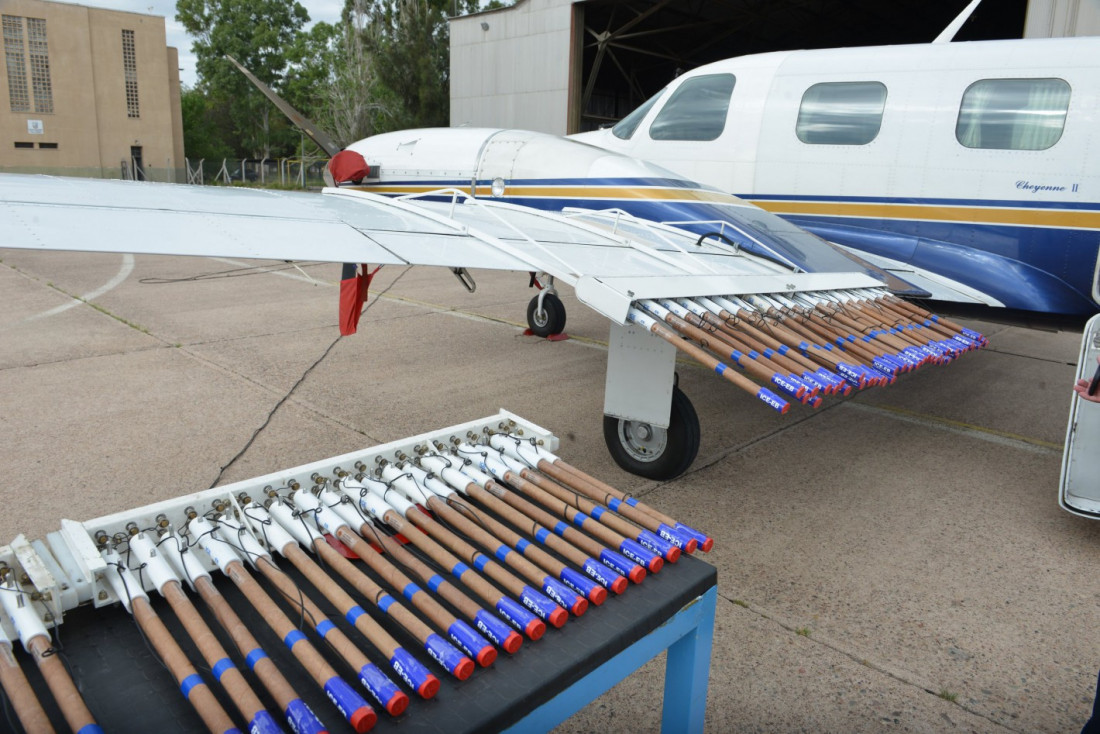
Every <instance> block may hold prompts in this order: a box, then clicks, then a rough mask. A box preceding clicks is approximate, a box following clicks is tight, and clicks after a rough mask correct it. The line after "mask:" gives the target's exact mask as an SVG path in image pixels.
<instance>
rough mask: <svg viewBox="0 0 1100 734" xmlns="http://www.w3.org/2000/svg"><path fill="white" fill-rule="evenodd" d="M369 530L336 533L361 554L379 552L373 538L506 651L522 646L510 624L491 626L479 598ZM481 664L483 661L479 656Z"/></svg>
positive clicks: (346, 528) (341, 539)
mask: <svg viewBox="0 0 1100 734" xmlns="http://www.w3.org/2000/svg"><path fill="white" fill-rule="evenodd" d="M363 527H364V528H367V527H370V526H368V525H366V524H364V525H363ZM414 530H415V529H414ZM360 532H362V531H360ZM369 532H370V541H366V540H362V539H361V538H360V536H359V535H357V534H356V533H355V531H353V530H352V529H351V528H349V527H347V526H345V527H342V528H340V529H339V530H338V531H337V532H336V537H337V538H338V539H339V540H340V542H341V543H343V544H344V545H346V546H348V547H349V548H351V549H352V550H353V551H355V553H356V554H357V555H358V556H359V557H360V558H364V557H369V556H372V555H378V554H377V553H376V552H375V550H374V549H373V548H371V547H370V544H371V541H373V542H375V543H377V544H378V545H379V546H380V547H381V548H382V550H383V551H384V552H385V553H387V554H389V556H390V557H391V558H393V559H394V560H395V561H396V562H397V563H399V564H401V565H402V566H404V567H405V568H407V569H409V571H411V572H412V573H413V574H415V575H416V576H417V577H418V578H419V579H420V580H421V581H423V582H424V583H426V584H428V585H429V586H432V587H434V589H435V593H437V594H439V595H440V596H441V597H443V598H444V599H445V600H446V601H447V602H448V603H449V604H450V605H451V606H453V607H454V608H455V609H457V610H458V611H459V612H460V613H461V614H462V615H463V616H465V617H466V618H467V619H469V620H470V621H471V622H473V623H474V624H475V625H477V626H478V629H480V630H481V631H482V632H484V633H486V634H487V635H489V638H490V639H491V640H492V641H493V642H495V643H496V644H498V645H500V646H501V647H502V648H504V650H505V651H506V652H509V653H515V652H516V651H517V650H519V648H520V645H521V644H522V643H523V638H522V637H520V636H519V635H518V634H516V633H515V632H513V631H511V630H509V629H508V628H507V627H505V628H504V630H500V629H498V628H497V627H496V626H492V627H489V626H488V625H491V624H492V623H491V622H488V621H487V620H485V618H484V617H485V615H487V614H489V612H487V611H486V610H485V609H483V608H482V607H481V605H479V604H478V603H477V602H476V601H474V600H473V599H471V598H470V597H468V596H466V594H465V593H463V592H462V591H461V590H459V588H458V587H457V586H455V585H454V584H452V583H451V582H450V581H448V580H447V579H445V578H443V577H442V576H440V575H439V574H437V573H436V572H435V571H434V570H433V569H432V567H431V566H429V565H428V564H426V563H424V561H422V560H420V559H419V558H417V557H416V556H415V555H414V554H412V553H411V552H409V550H408V549H407V548H405V546H403V545H402V544H401V543H398V542H397V541H396V540H394V539H393V538H391V537H390V536H389V535H387V534H385V533H379V532H376V531H375V530H374V528H373V527H370V531H369ZM352 539H359V543H357V544H356V545H351V544H350V543H349V542H348V541H349V540H352ZM410 542H411V541H410ZM417 596H419V594H417ZM478 664H479V665H481V664H482V663H481V661H480V660H479V661H478ZM488 664H489V663H484V665H488Z"/></svg>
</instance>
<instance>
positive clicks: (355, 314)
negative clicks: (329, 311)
mask: <svg viewBox="0 0 1100 734" xmlns="http://www.w3.org/2000/svg"><path fill="white" fill-rule="evenodd" d="M379 267H381V266H379ZM377 272H378V268H375V269H374V270H372V271H370V272H369V273H368V272H367V266H366V265H364V266H363V272H359V267H358V266H357V265H356V264H355V263H344V270H343V274H342V278H341V280H340V334H341V335H342V336H349V335H351V334H354V333H355V331H356V329H358V328H359V316H360V315H361V314H362V313H363V304H364V303H365V302H366V300H367V291H368V290H369V289H370V282H371V279H372V278H373V277H374V274H375V273H377Z"/></svg>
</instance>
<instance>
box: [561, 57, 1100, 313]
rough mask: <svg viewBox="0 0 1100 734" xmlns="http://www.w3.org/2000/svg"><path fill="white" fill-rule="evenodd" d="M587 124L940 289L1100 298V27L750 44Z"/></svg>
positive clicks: (1038, 306) (1067, 302)
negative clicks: (973, 38)
mask: <svg viewBox="0 0 1100 734" xmlns="http://www.w3.org/2000/svg"><path fill="white" fill-rule="evenodd" d="M944 37H949V36H944ZM941 38H942V37H941ZM574 137H575V139H578V140H581V141H583V142H586V143H589V144H592V145H596V146H599V147H601V148H605V149H607V150H611V151H616V152H620V153H624V154H627V155H630V156H635V157H638V158H642V159H645V160H648V161H653V162H655V163H657V164H659V165H662V166H664V167H667V168H669V169H671V170H673V171H675V172H677V173H679V174H681V175H683V176H685V177H686V178H689V179H692V180H695V181H699V182H701V183H704V184H710V185H712V186H715V187H717V188H719V189H720V190H722V191H726V192H730V193H735V194H737V195H738V196H739V197H741V198H743V199H746V200H748V201H751V202H753V203H755V204H757V205H759V206H761V207H763V208H764V209H767V210H769V211H771V212H775V213H777V214H779V215H781V216H782V217H784V218H785V219H787V220H789V221H791V222H793V223H795V224H798V225H799V226H801V227H803V228H805V229H807V230H809V231H811V232H814V233H816V234H818V235H820V236H821V237H823V238H825V239H827V240H829V241H831V242H834V243H838V244H840V245H842V246H844V247H846V248H849V249H850V250H851V251H853V252H855V253H858V255H859V256H860V257H862V258H864V259H866V260H868V261H870V262H872V263H874V264H876V265H878V266H880V267H882V268H884V269H886V270H888V271H890V272H891V273H893V274H895V275H897V276H898V277H900V278H902V279H904V280H906V281H908V282H910V283H912V284H914V285H916V286H918V287H920V288H923V289H925V290H927V291H928V292H930V293H931V294H932V297H933V298H935V299H940V300H944V301H957V302H963V303H976V304H984V305H987V306H1003V307H1007V308H1011V309H1023V310H1027V311H1039V312H1050V313H1058V314H1087V313H1095V312H1096V311H1097V309H1098V304H1100V290H1098V288H1097V275H1098V265H1100V261H1098V259H1097V251H1098V249H1100V38H1095V37H1092V38H1057V39H1028V40H1007V41H982V42H969V43H932V44H924V45H910V46H885V47H867V48H840V49H828V50H813V51H783V52H777V53H767V54H759V55H751V56H743V57H739V58H733V59H728V60H726V61H720V62H716V63H713V64H709V65H706V66H702V67H699V68H697V69H694V70H692V71H690V72H688V73H686V74H684V75H682V76H680V77H678V78H677V79H675V80H674V81H673V82H671V83H670V84H669V85H668V86H667V87H666V88H665V89H664V90H662V91H661V92H658V93H657V94H656V95H655V96H654V97H652V98H651V99H650V100H648V101H647V102H645V103H644V104H643V105H641V106H640V107H638V108H637V109H636V110H634V111H633V112H632V113H630V114H629V115H628V116H627V117H625V118H624V119H623V120H622V121H620V122H619V123H618V124H617V125H615V126H614V127H612V128H610V129H605V130H600V131H596V132H592V133H585V134H582V135H578V136H574Z"/></svg>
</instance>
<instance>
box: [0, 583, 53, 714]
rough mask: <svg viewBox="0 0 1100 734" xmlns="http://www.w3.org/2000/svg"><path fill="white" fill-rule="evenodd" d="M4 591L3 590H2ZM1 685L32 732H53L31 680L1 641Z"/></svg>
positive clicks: (5, 643)
mask: <svg viewBox="0 0 1100 734" xmlns="http://www.w3.org/2000/svg"><path fill="white" fill-rule="evenodd" d="M0 593H3V592H0ZM0 686H3V688H4V693H6V694H7V696H8V699H9V700H10V701H11V704H12V707H13V708H14V709H15V715H16V716H18V717H19V722H20V723H21V724H22V725H23V728H24V729H26V730H27V731H28V732H29V733H30V734H40V733H41V734H53V732H54V728H53V725H52V724H50V719H49V717H47V716H46V712H45V710H44V709H43V708H42V704H41V703H39V702H38V696H36V695H34V689H33V688H31V684H30V681H28V680H27V676H26V675H24V674H23V669H22V668H20V667H19V662H18V661H17V660H16V659H15V654H14V653H13V651H12V649H11V644H10V643H8V642H6V641H5V642H0Z"/></svg>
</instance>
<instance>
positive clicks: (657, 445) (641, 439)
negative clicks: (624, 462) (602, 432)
mask: <svg viewBox="0 0 1100 734" xmlns="http://www.w3.org/2000/svg"><path fill="white" fill-rule="evenodd" d="M619 443H620V444H622V447H623V448H624V449H625V450H626V452H627V453H628V454H629V455H630V456H631V457H632V458H634V459H635V460H637V461H647V462H648V461H656V460H657V459H659V458H660V457H661V455H662V454H663V453H664V452H665V447H667V446H668V431H667V430H665V429H664V428H657V427H656V426H653V425H651V424H649V423H642V422H640V421H619Z"/></svg>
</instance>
